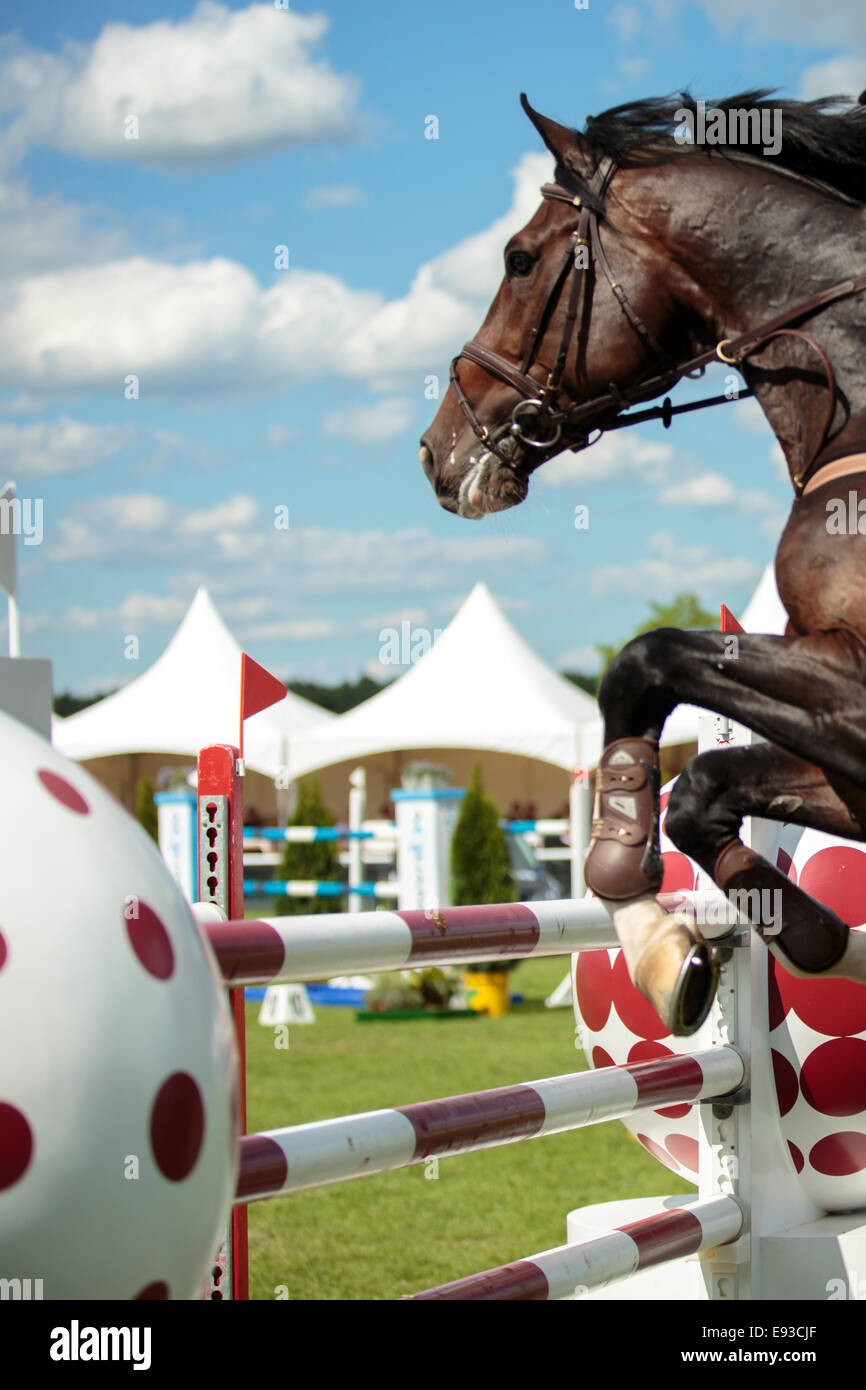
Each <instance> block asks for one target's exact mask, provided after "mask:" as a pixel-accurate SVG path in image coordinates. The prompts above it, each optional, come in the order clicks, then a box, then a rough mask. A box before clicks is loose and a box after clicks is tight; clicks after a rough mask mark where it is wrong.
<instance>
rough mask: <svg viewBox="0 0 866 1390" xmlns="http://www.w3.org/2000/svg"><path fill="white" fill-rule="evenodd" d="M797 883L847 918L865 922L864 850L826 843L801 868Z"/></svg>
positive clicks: (854, 922) (852, 922) (855, 922)
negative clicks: (826, 845) (825, 845)
mask: <svg viewBox="0 0 866 1390" xmlns="http://www.w3.org/2000/svg"><path fill="white" fill-rule="evenodd" d="M800 887H801V888H802V889H803V892H804V893H808V894H809V896H810V897H811V898H817V899H818V901H819V902H820V903H823V904H824V905H825V907H829V908H830V909H831V910H832V911H833V912H835V913H837V914H838V916H840V917H841V918H842V921H843V922H847V923H848V925H849V926H851V927H856V926H860V924H861V923H862V922H866V853H864V851H863V850H862V849H855V847H854V846H853V845H828V847H827V848H826V849H819V850H818V851H817V853H816V854H813V855H812V856H811V857H810V858H809V859H807V860H806V863H805V864H804V865H803V867H802V869H801V870H800Z"/></svg>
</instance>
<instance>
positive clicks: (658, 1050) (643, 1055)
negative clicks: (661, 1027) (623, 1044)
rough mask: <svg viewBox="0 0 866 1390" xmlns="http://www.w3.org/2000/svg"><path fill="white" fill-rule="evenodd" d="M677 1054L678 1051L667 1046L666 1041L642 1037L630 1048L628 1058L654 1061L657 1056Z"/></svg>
mask: <svg viewBox="0 0 866 1390" xmlns="http://www.w3.org/2000/svg"><path fill="white" fill-rule="evenodd" d="M675 1056H676V1053H675V1052H672V1051H671V1049H670V1048H669V1047H665V1045H664V1043H660V1042H647V1040H646V1039H645V1038H641V1040H640V1042H636V1043H635V1044H634V1045H633V1046H632V1047H630V1048H629V1053H628V1057H627V1058H626V1060H627V1061H628V1062H654V1061H655V1059H656V1058H657V1057H675Z"/></svg>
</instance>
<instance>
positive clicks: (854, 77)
mask: <svg viewBox="0 0 866 1390" xmlns="http://www.w3.org/2000/svg"><path fill="white" fill-rule="evenodd" d="M860 42H861V45H862V46H863V48H866V35H864V36H863V38H861V40H860ZM864 87H866V60H864V58H863V57H854V56H848V55H845V56H842V57H839V58H830V59H829V60H828V61H827V62H826V63H816V64H815V65H814V67H810V68H807V69H806V71H805V72H804V73H803V76H802V78H801V81H800V96H801V97H802V98H803V100H804V101H814V100H815V99H816V98H817V97H826V96H850V97H854V98H855V100H856V98H857V96H858V95H859V94H860V92H862V91H863V88H864Z"/></svg>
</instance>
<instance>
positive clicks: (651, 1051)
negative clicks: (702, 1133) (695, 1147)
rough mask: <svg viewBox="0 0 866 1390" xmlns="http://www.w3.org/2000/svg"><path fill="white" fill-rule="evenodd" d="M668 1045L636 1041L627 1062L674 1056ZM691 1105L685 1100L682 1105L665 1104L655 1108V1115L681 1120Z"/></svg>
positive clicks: (650, 1060) (652, 1060)
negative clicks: (660, 1107)
mask: <svg viewBox="0 0 866 1390" xmlns="http://www.w3.org/2000/svg"><path fill="white" fill-rule="evenodd" d="M675 1056H676V1053H675V1052H672V1051H671V1049H670V1048H669V1047H665V1045H664V1043H660V1042H645V1041H641V1042H636V1043H635V1045H634V1047H633V1048H631V1050H630V1052H629V1054H628V1059H627V1060H628V1061H629V1062H654V1061H655V1060H656V1058H657V1057H675ZM691 1108H692V1107H691V1105H690V1104H689V1103H688V1102H686V1103H685V1104H683V1105H665V1106H663V1107H662V1109H661V1110H657V1111H656V1112H655V1113H656V1114H657V1115H664V1117H665V1119H666V1120H681V1119H682V1117H683V1115H688V1113H689V1111H690V1110H691Z"/></svg>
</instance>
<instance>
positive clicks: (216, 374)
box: [0, 256, 381, 399]
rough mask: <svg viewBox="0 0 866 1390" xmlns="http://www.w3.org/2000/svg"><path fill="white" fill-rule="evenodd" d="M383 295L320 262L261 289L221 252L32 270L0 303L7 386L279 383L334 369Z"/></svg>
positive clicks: (169, 391)
mask: <svg viewBox="0 0 866 1390" xmlns="http://www.w3.org/2000/svg"><path fill="white" fill-rule="evenodd" d="M380 303H381V299H380V297H379V296H377V295H374V294H370V293H356V292H355V291H353V290H351V289H349V288H347V287H346V286H345V285H343V284H342V283H341V281H339V280H338V279H337V278H336V277H335V276H332V275H326V274H323V273H321V272H318V271H307V272H304V271H287V272H285V274H284V275H283V276H281V277H280V278H279V279H278V280H277V282H276V284H274V285H273V286H272V287H271V288H269V289H262V288H261V287H260V286H259V284H258V283H257V281H256V279H255V277H254V276H253V275H251V274H250V272H249V271H248V270H246V269H245V268H244V267H243V266H240V265H238V264H237V263H235V262H233V261H229V260H226V259H224V258H222V257H217V258H214V259H213V260H210V261H196V262H191V263H190V264H188V265H184V266H175V265H168V264H165V263H160V262H158V261H154V260H151V259H148V258H147V257H144V256H137V257H133V258H131V259H128V260H124V261H113V262H110V263H108V264H106V265H102V266H98V267H80V268H76V269H73V270H68V271H59V272H53V273H52V272H49V273H47V274H44V275H34V276H31V277H30V278H29V279H24V280H22V281H20V282H19V284H18V285H17V286H16V287H15V289H14V291H13V290H10V291H9V292H8V293H7V295H6V296H4V300H3V302H2V303H0V386H5V387H8V388H10V389H19V390H24V391H25V392H27V391H29V392H32V393H34V394H43V395H50V394H54V393H61V394H65V393H66V392H68V391H69V390H82V391H83V390H90V391H105V392H110V393H111V394H112V395H114V396H119V395H120V392H121V391H122V389H123V381H124V377H125V376H126V375H127V374H128V373H134V374H135V375H137V376H139V378H140V379H141V390H142V393H143V394H144V393H145V392H146V393H147V394H149V395H151V396H153V395H156V394H162V395H170V396H175V397H176V396H178V395H180V396H183V397H184V398H185V399H190V398H192V397H195V396H196V395H197V394H199V395H201V396H211V397H212V395H213V392H214V391H215V390H218V391H219V392H220V393H221V394H223V395H225V394H226V393H229V394H233V395H237V394H244V393H248V392H251V391H266V390H268V389H270V390H273V389H276V388H277V387H278V386H284V385H285V383H286V380H287V378H288V379H292V378H294V379H295V380H304V379H309V378H310V377H312V376H316V375H322V374H325V373H328V372H331V371H333V370H335V368H338V367H339V361H338V358H337V353H336V345H337V343H339V341H340V340H341V339H343V338H345V337H346V335H347V334H349V333H350V332H351V331H352V330H354V329H356V328H357V327H358V326H359V325H360V324H362V323H363V322H364V321H365V320H367V319H368V318H369V317H370V315H371V313H373V312H375V310H376V309H377V308H378V306H379V305H380Z"/></svg>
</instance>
